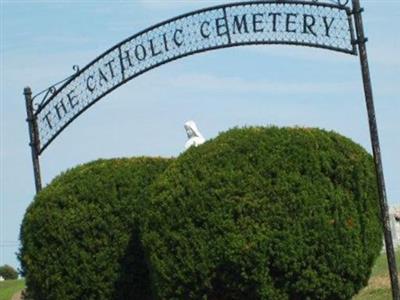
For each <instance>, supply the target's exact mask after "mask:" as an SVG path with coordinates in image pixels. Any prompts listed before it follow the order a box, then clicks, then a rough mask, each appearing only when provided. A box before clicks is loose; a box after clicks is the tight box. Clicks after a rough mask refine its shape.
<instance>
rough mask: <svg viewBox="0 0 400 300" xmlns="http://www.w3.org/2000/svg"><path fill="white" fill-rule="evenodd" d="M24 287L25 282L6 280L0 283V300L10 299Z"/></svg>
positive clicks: (21, 280)
mask: <svg viewBox="0 0 400 300" xmlns="http://www.w3.org/2000/svg"><path fill="white" fill-rule="evenodd" d="M24 287H25V280H23V279H19V280H6V281H2V282H0V300H10V299H11V297H12V296H13V295H14V294H15V293H16V292H19V291H20V290H22V289H23V288H24Z"/></svg>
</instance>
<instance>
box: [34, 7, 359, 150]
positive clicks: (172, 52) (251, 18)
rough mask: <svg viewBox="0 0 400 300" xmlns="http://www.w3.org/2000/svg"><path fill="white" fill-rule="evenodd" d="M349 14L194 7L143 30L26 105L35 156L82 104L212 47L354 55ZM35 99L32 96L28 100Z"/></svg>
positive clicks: (341, 11)
mask: <svg viewBox="0 0 400 300" xmlns="http://www.w3.org/2000/svg"><path fill="white" fill-rule="evenodd" d="M350 15H351V11H350V8H348V7H347V6H345V5H342V4H332V3H318V2H315V1H311V2H307V1H252V2H239V3H231V4H226V5H219V6H214V7H210V8H205V9H201V10H197V11H194V12H191V13H187V14H184V15H181V16H178V17H175V18H173V19H169V20H167V21H164V22H161V23H159V24H156V25H154V26H151V27H149V28H147V29H145V30H143V31H141V32H139V33H137V34H135V35H133V36H131V37H129V38H127V39H125V40H123V41H122V42H120V43H118V44H117V45H115V46H113V47H112V48H110V49H109V50H107V51H106V52H104V53H103V54H101V55H100V56H98V57H97V58H96V59H94V60H93V61H92V62H90V63H89V64H88V65H87V66H85V67H84V68H83V69H81V70H79V68H78V67H77V66H74V69H75V71H76V73H75V74H74V75H72V76H71V77H69V78H68V79H67V80H66V82H63V83H61V84H60V83H59V85H58V86H59V87H57V85H56V86H52V87H51V89H47V90H46V93H45V97H44V98H42V99H41V101H40V102H35V104H34V118H35V119H36V120H37V123H38V128H37V130H38V138H39V143H38V149H37V150H38V154H41V153H42V152H43V151H44V150H45V149H46V147H47V146H48V145H50V143H51V142H52V141H53V140H54V139H55V138H56V137H57V136H58V135H59V134H60V133H61V132H62V131H63V130H64V129H65V128H66V127H67V126H68V125H69V124H70V123H71V122H72V121H73V120H75V119H76V118H77V117H78V116H79V115H80V114H82V113H83V112H84V111H86V110H87V109H88V108H89V107H90V106H92V105H93V104H94V103H96V102H97V101H98V100H100V99H101V98H103V97H104V96H105V95H107V94H108V93H110V92H112V91H113V90H114V89H116V88H118V87H119V86H121V85H123V84H125V83H127V82H128V81H130V80H132V79H133V78H135V77H137V76H139V75H141V74H143V73H145V72H147V71H149V70H151V69H154V68H156V67H158V66H160V65H163V64H166V63H169V62H171V61H174V60H177V59H180V58H183V57H186V56H189V55H193V54H197V53H201V52H205V51H211V50H215V49H221V48H227V47H237V46H244V45H260V44H263V45H265V44H287V45H298V46H310V47H317V48H323V49H329V50H333V51H339V52H343V53H348V54H353V55H355V54H356V48H355V44H354V33H353V25H352V21H351V18H350ZM36 99H38V98H37V96H35V97H34V100H36Z"/></svg>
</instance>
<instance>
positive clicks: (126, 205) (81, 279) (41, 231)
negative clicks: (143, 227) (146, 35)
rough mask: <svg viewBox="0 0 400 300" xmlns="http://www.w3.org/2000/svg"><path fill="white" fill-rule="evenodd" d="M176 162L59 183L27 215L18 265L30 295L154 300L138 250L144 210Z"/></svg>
mask: <svg viewBox="0 0 400 300" xmlns="http://www.w3.org/2000/svg"><path fill="white" fill-rule="evenodd" d="M168 165H169V161H168V160H166V159H161V158H134V159H112V160H98V161H95V162H92V163H88V164H85V165H81V166H79V167H76V168H74V169H72V170H69V171H67V172H66V173H64V174H62V175H60V176H58V177H57V178H56V179H54V180H53V182H52V183H51V184H49V185H48V186H47V187H46V188H45V189H43V190H42V191H41V192H40V193H39V194H38V195H37V196H36V198H35V200H34V202H33V203H32V204H31V205H30V207H29V208H28V210H27V212H26V214H25V217H24V220H23V223H22V227H21V233H20V238H21V243H22V247H21V249H20V253H19V257H20V261H21V265H22V269H23V272H24V274H25V276H26V284H27V287H28V292H29V295H30V296H31V297H32V298H33V299H36V300H46V299H53V300H54V299H60V300H69V299H71V300H72V299H74V300H76V299H80V300H85V299H96V300H97V299H118V300H120V299H152V297H151V289H150V282H149V274H148V268H147V266H146V264H145V259H144V253H143V250H142V248H141V246H140V242H139V234H138V230H139V226H138V217H139V216H140V214H141V213H142V212H141V211H140V207H141V204H140V202H142V201H146V200H147V198H148V189H147V187H148V186H149V185H150V184H151V183H152V182H153V181H154V180H155V179H156V178H157V177H158V175H159V174H160V173H161V172H163V171H164V169H165V168H166V167H167V166H168Z"/></svg>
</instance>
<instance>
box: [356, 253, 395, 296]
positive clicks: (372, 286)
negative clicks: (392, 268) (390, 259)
mask: <svg viewBox="0 0 400 300" xmlns="http://www.w3.org/2000/svg"><path fill="white" fill-rule="evenodd" d="M396 262H397V267H399V263H400V250H399V249H398V250H397V251H396ZM398 269H399V268H398ZM387 299H392V292H391V289H390V279H389V271H388V264H387V259H386V253H382V254H381V255H380V256H379V257H378V259H377V260H376V262H375V265H374V268H373V269H372V274H371V278H370V279H369V282H368V286H367V287H365V288H364V289H363V290H361V292H360V293H359V294H358V295H357V296H355V297H354V298H353V300H387Z"/></svg>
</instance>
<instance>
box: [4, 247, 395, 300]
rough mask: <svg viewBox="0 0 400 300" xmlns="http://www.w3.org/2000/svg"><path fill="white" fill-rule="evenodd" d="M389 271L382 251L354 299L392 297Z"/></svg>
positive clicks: (7, 295)
mask: <svg viewBox="0 0 400 300" xmlns="http://www.w3.org/2000/svg"><path fill="white" fill-rule="evenodd" d="M396 262H397V264H400V250H397V251H396ZM24 287H25V280H23V279H19V280H7V281H2V282H0V300H10V299H11V297H12V296H13V295H14V294H15V293H16V292H19V291H20V290H22V289H23V288H24ZM391 297H392V294H391V290H390V279H389V271H388V266H387V260H386V254H385V253H382V254H381V255H380V256H379V257H378V258H377V260H376V262H375V265H374V268H373V269H372V274H371V278H370V280H369V283H368V286H367V287H366V288H364V289H363V290H362V291H361V292H360V293H359V294H358V295H357V296H355V297H354V298H353V300H388V299H391Z"/></svg>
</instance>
